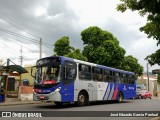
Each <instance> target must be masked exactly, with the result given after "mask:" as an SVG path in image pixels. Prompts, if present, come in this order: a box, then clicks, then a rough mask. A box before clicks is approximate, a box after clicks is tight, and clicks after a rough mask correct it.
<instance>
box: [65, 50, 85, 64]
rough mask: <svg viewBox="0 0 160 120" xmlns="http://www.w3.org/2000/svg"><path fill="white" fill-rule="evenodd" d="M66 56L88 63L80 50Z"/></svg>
mask: <svg viewBox="0 0 160 120" xmlns="http://www.w3.org/2000/svg"><path fill="white" fill-rule="evenodd" d="M65 56H66V57H70V58H75V59H78V60H83V61H86V57H85V56H84V55H83V54H82V53H81V51H80V49H75V50H73V51H72V52H70V53H68V54H67V55H65Z"/></svg>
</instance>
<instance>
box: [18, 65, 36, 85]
mask: <svg viewBox="0 0 160 120" xmlns="http://www.w3.org/2000/svg"><path fill="white" fill-rule="evenodd" d="M25 69H26V70H27V71H28V73H24V74H22V75H21V80H24V79H27V80H28V81H29V83H30V85H33V83H34V78H33V77H32V76H31V67H25ZM35 72H36V68H34V69H33V75H35ZM19 79H20V77H16V80H19Z"/></svg>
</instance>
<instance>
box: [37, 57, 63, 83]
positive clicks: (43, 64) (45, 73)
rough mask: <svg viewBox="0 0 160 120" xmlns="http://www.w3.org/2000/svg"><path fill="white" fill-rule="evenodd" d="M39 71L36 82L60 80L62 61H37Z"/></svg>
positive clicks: (55, 81) (51, 59)
mask: <svg viewBox="0 0 160 120" xmlns="http://www.w3.org/2000/svg"><path fill="white" fill-rule="evenodd" d="M36 67H37V72H36V75H35V83H40V84H42V83H44V82H45V81H53V82H54V83H57V82H59V81H60V62H56V59H54V58H50V59H41V60H39V61H38V62H37V65H36Z"/></svg>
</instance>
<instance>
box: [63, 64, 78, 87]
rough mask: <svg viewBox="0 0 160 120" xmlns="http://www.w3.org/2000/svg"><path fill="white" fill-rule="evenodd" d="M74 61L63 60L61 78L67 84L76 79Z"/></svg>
mask: <svg viewBox="0 0 160 120" xmlns="http://www.w3.org/2000/svg"><path fill="white" fill-rule="evenodd" d="M76 66H77V65H76V63H75V62H70V61H65V62H64V66H63V72H62V78H63V82H64V84H65V85H66V84H69V83H71V82H73V81H74V80H75V79H76V75H77V74H76V73H77V67H76Z"/></svg>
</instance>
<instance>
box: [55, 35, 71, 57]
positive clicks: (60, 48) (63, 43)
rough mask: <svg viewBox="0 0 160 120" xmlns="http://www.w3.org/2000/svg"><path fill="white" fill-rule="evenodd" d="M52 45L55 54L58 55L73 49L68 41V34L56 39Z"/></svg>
mask: <svg viewBox="0 0 160 120" xmlns="http://www.w3.org/2000/svg"><path fill="white" fill-rule="evenodd" d="M54 47H55V48H54V52H55V55H59V56H64V55H66V54H68V53H70V52H71V50H72V49H73V48H72V47H71V46H70V41H69V37H68V36H64V37H62V38H60V39H59V40H57V42H56V43H55V44H54Z"/></svg>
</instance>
